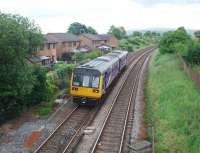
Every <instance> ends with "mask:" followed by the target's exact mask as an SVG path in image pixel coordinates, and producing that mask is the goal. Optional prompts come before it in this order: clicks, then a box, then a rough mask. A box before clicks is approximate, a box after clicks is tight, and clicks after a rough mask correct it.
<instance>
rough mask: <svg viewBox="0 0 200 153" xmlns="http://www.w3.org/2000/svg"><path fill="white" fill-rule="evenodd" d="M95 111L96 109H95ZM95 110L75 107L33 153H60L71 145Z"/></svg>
mask: <svg viewBox="0 0 200 153" xmlns="http://www.w3.org/2000/svg"><path fill="white" fill-rule="evenodd" d="M96 109H97V108H96ZM96 109H92V108H91V107H84V106H77V107H75V108H74V109H73V110H72V111H71V113H70V114H69V115H68V116H67V117H66V118H65V119H64V120H63V122H62V123H61V124H60V125H59V126H58V127H57V128H56V129H55V130H54V131H53V133H52V134H51V135H50V136H49V137H48V138H47V139H46V140H45V141H44V142H43V143H42V144H41V145H40V146H39V147H38V149H37V150H35V151H34V153H62V152H64V150H66V146H68V147H69V145H70V144H71V143H72V140H73V139H74V137H75V136H77V135H78V133H79V132H80V130H81V128H83V127H84V126H85V125H87V123H88V122H89V121H90V120H91V116H94V115H91V114H92V113H95V111H96Z"/></svg>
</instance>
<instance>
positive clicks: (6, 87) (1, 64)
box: [0, 12, 43, 121]
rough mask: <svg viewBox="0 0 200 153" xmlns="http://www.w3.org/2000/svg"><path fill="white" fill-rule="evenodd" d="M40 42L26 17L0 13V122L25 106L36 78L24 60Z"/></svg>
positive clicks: (40, 36)
mask: <svg viewBox="0 0 200 153" xmlns="http://www.w3.org/2000/svg"><path fill="white" fill-rule="evenodd" d="M42 43H43V36H42V34H41V32H40V29H39V28H38V27H37V26H36V25H35V24H34V23H33V22H32V21H29V20H28V19H27V18H24V17H22V16H19V15H11V14H4V13H1V12H0V70H1V71H0V121H1V120H4V119H5V118H8V117H13V116H15V115H16V114H18V113H19V112H20V111H21V110H22V109H23V107H24V106H26V105H27V102H26V101H25V97H26V95H27V94H30V93H31V91H32V89H33V88H34V85H35V80H36V78H35V77H34V75H33V74H32V69H31V67H30V66H29V65H27V63H26V62H27V61H26V57H27V56H28V54H30V53H32V52H33V51H35V50H36V48H37V47H38V46H40V45H41V44H42Z"/></svg>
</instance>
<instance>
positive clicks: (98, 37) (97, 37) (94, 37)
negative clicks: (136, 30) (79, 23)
mask: <svg viewBox="0 0 200 153" xmlns="http://www.w3.org/2000/svg"><path fill="white" fill-rule="evenodd" d="M82 35H83V36H85V37H87V38H89V39H91V40H109V39H110V38H111V37H112V35H109V34H99V35H94V34H89V33H86V34H82Z"/></svg>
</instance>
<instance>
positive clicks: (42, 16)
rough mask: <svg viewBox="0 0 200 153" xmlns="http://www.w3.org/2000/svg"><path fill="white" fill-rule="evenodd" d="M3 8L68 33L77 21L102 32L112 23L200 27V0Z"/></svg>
mask: <svg viewBox="0 0 200 153" xmlns="http://www.w3.org/2000/svg"><path fill="white" fill-rule="evenodd" d="M0 11H2V12H6V13H17V14H20V15H22V16H26V17H29V18H31V19H34V20H35V22H36V23H37V24H39V26H40V27H41V29H42V31H43V32H44V33H47V32H66V31H67V28H68V26H69V24H70V23H72V22H76V21H77V22H80V23H83V24H86V25H87V26H92V27H94V28H95V29H96V30H97V31H98V32H99V33H105V32H107V31H108V29H109V27H110V26H111V25H112V24H114V25H116V26H124V27H125V29H126V30H130V29H145V28H152V27H161V28H162V27H163V28H176V27H179V26H185V27H186V28H189V29H200V21H199V19H200V0H0Z"/></svg>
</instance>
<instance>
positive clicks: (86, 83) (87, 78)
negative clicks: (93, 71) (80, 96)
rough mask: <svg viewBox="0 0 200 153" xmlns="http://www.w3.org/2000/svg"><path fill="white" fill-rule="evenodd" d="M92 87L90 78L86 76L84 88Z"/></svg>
mask: <svg viewBox="0 0 200 153" xmlns="http://www.w3.org/2000/svg"><path fill="white" fill-rule="evenodd" d="M89 85H90V76H88V75H84V76H83V86H84V87H89Z"/></svg>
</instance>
